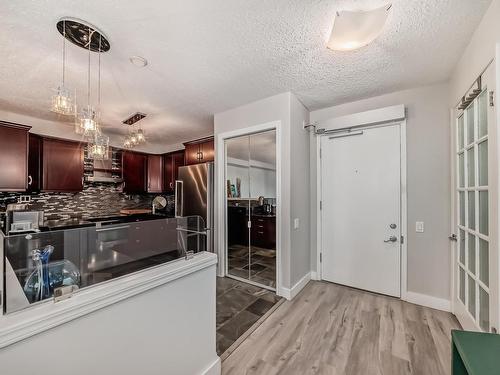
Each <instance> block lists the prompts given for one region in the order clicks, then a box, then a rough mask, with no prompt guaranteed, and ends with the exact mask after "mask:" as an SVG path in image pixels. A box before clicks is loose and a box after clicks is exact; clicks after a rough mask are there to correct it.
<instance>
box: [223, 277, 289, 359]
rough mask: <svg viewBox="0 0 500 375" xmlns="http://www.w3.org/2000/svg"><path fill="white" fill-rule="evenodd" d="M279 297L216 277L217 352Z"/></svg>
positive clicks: (263, 290) (238, 335)
mask: <svg viewBox="0 0 500 375" xmlns="http://www.w3.org/2000/svg"><path fill="white" fill-rule="evenodd" d="M280 299H281V297H278V296H277V295H276V294H274V293H273V292H271V291H269V290H267V289H262V288H259V287H256V286H253V285H249V284H246V283H242V282H240V281H237V280H233V279H230V278H227V277H218V278H217V314H216V315H217V353H218V354H219V355H221V354H222V353H224V352H225V351H226V349H227V348H229V347H230V346H231V345H232V344H233V343H234V342H235V341H236V340H237V339H238V337H240V336H241V335H242V334H243V333H245V331H247V330H248V329H249V328H250V327H251V326H252V325H253V324H254V323H255V322H256V321H257V320H259V319H260V318H261V317H262V316H263V315H264V314H265V313H266V312H268V311H269V309H271V307H273V306H274V305H275V304H276V303H277V302H278V301H279V300H280Z"/></svg>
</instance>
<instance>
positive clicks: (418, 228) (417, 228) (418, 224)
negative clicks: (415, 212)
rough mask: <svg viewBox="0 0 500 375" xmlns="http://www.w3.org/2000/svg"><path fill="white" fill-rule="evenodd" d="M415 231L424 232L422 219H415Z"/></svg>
mask: <svg viewBox="0 0 500 375" xmlns="http://www.w3.org/2000/svg"><path fill="white" fill-rule="evenodd" d="M415 232H417V233H424V222H423V221H417V222H416V223H415Z"/></svg>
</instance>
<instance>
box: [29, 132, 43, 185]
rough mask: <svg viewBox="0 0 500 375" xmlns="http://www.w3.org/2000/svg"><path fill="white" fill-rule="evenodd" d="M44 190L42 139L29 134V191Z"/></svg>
mask: <svg viewBox="0 0 500 375" xmlns="http://www.w3.org/2000/svg"><path fill="white" fill-rule="evenodd" d="M40 190H42V137H40V136H39V135H36V134H31V133H30V134H29V151H28V191H29V192H36V191H40Z"/></svg>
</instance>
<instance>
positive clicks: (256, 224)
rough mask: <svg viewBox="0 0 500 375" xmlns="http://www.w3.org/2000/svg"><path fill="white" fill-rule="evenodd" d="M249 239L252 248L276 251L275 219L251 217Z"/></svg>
mask: <svg viewBox="0 0 500 375" xmlns="http://www.w3.org/2000/svg"><path fill="white" fill-rule="evenodd" d="M250 238H251V241H252V242H251V243H252V246H258V247H263V248H265V249H276V217H274V216H252V227H251V229H250Z"/></svg>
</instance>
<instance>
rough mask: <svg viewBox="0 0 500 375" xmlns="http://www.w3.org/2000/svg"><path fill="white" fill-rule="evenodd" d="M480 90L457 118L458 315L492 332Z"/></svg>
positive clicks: (484, 121)
mask: <svg viewBox="0 0 500 375" xmlns="http://www.w3.org/2000/svg"><path fill="white" fill-rule="evenodd" d="M487 102H488V101H487V90H484V91H483V92H482V93H481V94H480V95H479V96H478V97H477V98H476V99H475V100H474V101H472V102H471V103H470V105H469V106H468V107H467V108H466V109H465V110H464V111H463V112H462V113H461V114H460V115H459V117H458V119H457V121H456V127H457V129H456V135H457V136H456V158H457V159H456V165H457V182H456V183H457V185H456V186H457V205H458V210H457V219H456V221H457V223H458V230H457V233H458V246H457V255H456V260H457V261H456V272H455V274H456V282H457V284H458V285H457V288H456V292H455V293H456V295H457V300H456V302H455V303H456V304H458V306H457V310H458V311H459V313H458V314H457V316H458V317H459V319H460V318H462V319H465V320H467V321H470V322H472V325H473V326H474V328H476V329H480V330H483V331H487V332H488V331H490V327H491V321H490V299H491V297H490V296H491V291H490V280H489V269H490V242H491V239H490V236H489V235H490V227H489V216H490V213H489V203H488V202H489V194H490V188H489V185H488V181H489V175H488V174H489V173H488V136H489V135H488V116H487V112H488V106H487Z"/></svg>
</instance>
